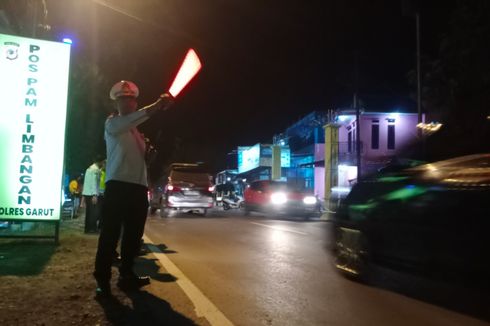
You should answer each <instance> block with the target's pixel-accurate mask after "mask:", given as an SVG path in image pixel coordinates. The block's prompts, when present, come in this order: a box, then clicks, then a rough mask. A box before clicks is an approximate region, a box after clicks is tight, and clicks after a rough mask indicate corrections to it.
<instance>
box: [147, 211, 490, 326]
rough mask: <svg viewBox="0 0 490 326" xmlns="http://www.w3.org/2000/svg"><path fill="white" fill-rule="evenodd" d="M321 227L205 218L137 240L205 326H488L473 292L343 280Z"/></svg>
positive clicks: (216, 215)
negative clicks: (146, 244)
mask: <svg viewBox="0 0 490 326" xmlns="http://www.w3.org/2000/svg"><path fill="white" fill-rule="evenodd" d="M329 227H330V223H329V222H326V221H320V220H313V221H303V220H301V219H299V218H298V219H295V218H294V217H282V218H275V217H274V216H262V215H256V214H253V215H252V216H250V217H244V216H241V214H240V213H239V212H237V211H228V212H223V211H215V212H211V214H208V216H207V217H199V216H196V215H192V214H177V215H175V216H173V217H169V218H160V217H159V216H157V215H156V216H153V217H149V219H148V222H147V226H146V232H145V235H146V239H147V240H148V241H150V242H152V243H153V244H155V245H157V247H158V248H160V249H161V251H162V253H161V254H160V257H161V258H162V259H161V262H162V263H163V265H164V268H166V269H167V270H168V271H169V272H170V273H172V274H178V275H175V276H177V278H178V279H179V280H181V281H182V282H181V283H180V284H181V287H182V288H183V290H184V292H186V294H187V295H188V296H189V297H190V299H191V301H192V302H193V303H195V304H196V310H206V311H207V312H208V314H207V319H208V321H210V323H211V324H212V325H225V324H227V323H228V322H230V323H231V324H233V325H444V326H450V325H465V326H471V325H490V323H489V321H490V318H489V316H488V313H487V312H488V311H490V306H489V303H488V301H485V302H484V301H482V299H481V298H480V297H478V296H477V295H475V294H473V293H466V292H465V291H462V290H460V289H454V288H452V287H448V286H446V285H443V284H436V283H434V282H426V281H425V280H420V279H417V278H415V277H412V276H406V275H403V274H402V275H400V274H399V273H393V272H390V271H385V270H382V269H380V272H379V273H380V274H379V275H380V280H379V281H378V283H377V284H373V285H369V286H368V285H364V284H359V283H356V282H353V281H350V280H348V279H345V278H344V277H342V276H341V275H339V274H338V273H337V272H336V271H335V270H334V269H333V267H332V263H331V257H330V253H329V251H328V249H327V248H328V246H329V243H330V238H329V233H328V228H329ZM433 283H434V284H433ZM203 302H205V303H203ZM198 306H199V307H198ZM487 308H488V309H487ZM215 317H216V318H215Z"/></svg>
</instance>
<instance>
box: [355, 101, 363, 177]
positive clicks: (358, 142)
mask: <svg viewBox="0 0 490 326" xmlns="http://www.w3.org/2000/svg"><path fill="white" fill-rule="evenodd" d="M353 102H354V103H353V106H354V109H355V110H356V158H357V159H356V160H357V182H359V181H360V180H361V119H360V118H361V112H360V109H359V106H358V105H357V93H354V99H353Z"/></svg>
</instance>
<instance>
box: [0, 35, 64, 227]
mask: <svg viewBox="0 0 490 326" xmlns="http://www.w3.org/2000/svg"><path fill="white" fill-rule="evenodd" d="M69 63H70V45H68V44H64V43H57V42H50V41H44V40H37V39H30V38H24V37H18V36H12V35H4V34H0V98H1V99H2V100H1V101H2V103H1V105H0V139H1V142H0V158H1V159H0V180H1V183H0V220H1V219H9V220H12V219H15V220H41V221H49V220H59V219H60V208H61V196H62V174H63V161H64V146H65V124H66V103H67V93H68V73H69Z"/></svg>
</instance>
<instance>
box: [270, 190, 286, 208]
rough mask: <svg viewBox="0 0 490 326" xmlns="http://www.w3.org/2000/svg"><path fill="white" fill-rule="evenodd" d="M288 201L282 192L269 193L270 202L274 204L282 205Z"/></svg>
mask: <svg viewBox="0 0 490 326" xmlns="http://www.w3.org/2000/svg"><path fill="white" fill-rule="evenodd" d="M287 201H288V198H287V196H286V194H285V193H283V192H275V193H273V194H272V195H271V202H272V203H273V204H274V205H282V204H285V203H286V202H287Z"/></svg>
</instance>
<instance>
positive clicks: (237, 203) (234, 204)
mask: <svg viewBox="0 0 490 326" xmlns="http://www.w3.org/2000/svg"><path fill="white" fill-rule="evenodd" d="M222 203H223V210H225V211H227V210H229V209H241V208H242V207H243V204H244V203H243V197H241V196H238V195H235V194H231V195H227V196H223V199H222Z"/></svg>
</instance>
